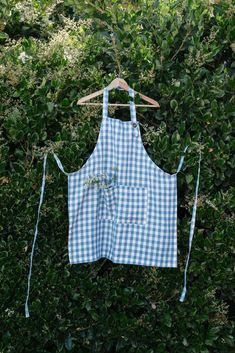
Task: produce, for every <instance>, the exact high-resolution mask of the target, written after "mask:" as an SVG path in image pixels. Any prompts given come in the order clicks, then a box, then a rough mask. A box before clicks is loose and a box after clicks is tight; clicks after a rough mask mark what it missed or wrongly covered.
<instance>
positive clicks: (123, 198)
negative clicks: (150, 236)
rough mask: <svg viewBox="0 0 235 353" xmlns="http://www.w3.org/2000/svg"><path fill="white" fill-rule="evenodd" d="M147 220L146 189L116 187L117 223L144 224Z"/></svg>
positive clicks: (128, 186)
mask: <svg viewBox="0 0 235 353" xmlns="http://www.w3.org/2000/svg"><path fill="white" fill-rule="evenodd" d="M147 218H148V188H147V187H144V186H134V185H118V205H117V222H119V223H129V224H146V223H147Z"/></svg>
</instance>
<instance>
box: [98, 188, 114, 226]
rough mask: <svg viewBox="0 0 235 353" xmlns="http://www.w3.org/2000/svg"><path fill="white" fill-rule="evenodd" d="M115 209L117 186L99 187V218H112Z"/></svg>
mask: <svg viewBox="0 0 235 353" xmlns="http://www.w3.org/2000/svg"><path fill="white" fill-rule="evenodd" d="M116 210H117V187H116V186H111V187H109V188H101V199H100V215H99V218H101V219H107V220H111V221H112V220H114V219H115V217H116Z"/></svg>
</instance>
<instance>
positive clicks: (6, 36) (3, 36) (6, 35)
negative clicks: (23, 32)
mask: <svg viewBox="0 0 235 353" xmlns="http://www.w3.org/2000/svg"><path fill="white" fill-rule="evenodd" d="M7 38H9V35H8V34H7V33H5V32H0V39H7Z"/></svg>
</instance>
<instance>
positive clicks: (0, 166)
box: [0, 0, 235, 353]
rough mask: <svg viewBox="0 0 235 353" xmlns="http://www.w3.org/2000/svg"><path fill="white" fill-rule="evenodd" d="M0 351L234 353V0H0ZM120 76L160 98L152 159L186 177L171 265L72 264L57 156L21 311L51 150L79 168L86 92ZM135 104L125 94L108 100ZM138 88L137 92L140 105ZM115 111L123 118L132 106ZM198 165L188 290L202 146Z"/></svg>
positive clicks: (90, 122) (89, 138)
mask: <svg viewBox="0 0 235 353" xmlns="http://www.w3.org/2000/svg"><path fill="white" fill-rule="evenodd" d="M0 5H1V6H0V8H1V22H0V45H1V52H0V93H1V95H0V97H1V98H0V101H1V104H0V119H1V129H0V156H1V158H0V185H1V188H0V197H1V216H0V217H1V222H0V228H1V242H0V269H1V271H0V280H1V303H0V305H1V318H0V320H1V321H0V322H1V325H0V336H1V340H0V351H1V352H3V353H6V352H9V353H13V352H17V353H19V352H23V353H26V352H32V351H35V352H67V351H72V352H84V353H85V352H102V353H103V352H135V353H142V352H146V353H153V352H154V353H155V352H157V353H160V352H164V353H168V352H177V353H178V352H181V353H183V352H187V353H188V352H190V353H191V352H192V353H217V352H218V353H221V352H226V353H229V352H233V351H234V307H233V305H234V287H233V286H232V283H233V280H234V263H233V262H232V255H234V241H233V234H234V213H233V211H234V209H233V208H234V186H233V184H232V180H233V170H234V148H233V147H234V140H233V136H232V132H233V127H234V126H233V122H234V119H233V118H234V116H235V111H234V97H233V94H232V93H233V92H234V86H235V85H234V76H233V75H234V67H235V64H234V50H235V49H234V48H235V44H234V42H233V41H234V38H233V36H234V5H233V2H232V0H231V1H229V0H226V1H219V0H217V1H209V0H207V1H202V0H197V1H196V0H181V1H173V0H172V1H170V0H169V1H153V0H149V1H144V0H139V1H125V2H124V1H119V0H112V1H108V0H105V1H103V0H102V1H101V0H98V1H95V2H91V1H77V0H76V1H75V0H66V1H52V0H51V1H36V0H34V1H9V2H6V1H4V0H1V1H0ZM116 76H121V77H123V78H124V79H126V80H127V82H128V83H129V84H130V86H131V87H133V88H134V89H135V90H136V91H139V92H142V93H144V94H146V95H148V96H150V97H153V98H154V99H156V100H158V102H159V103H160V106H161V107H160V109H158V110H156V109H148V110H147V109H144V108H140V109H137V118H138V120H139V121H140V122H141V123H142V125H141V131H142V138H143V143H144V145H145V148H146V150H147V152H148V153H149V155H150V157H151V158H152V159H153V160H154V162H155V163H156V164H157V165H158V166H160V167H161V168H163V169H164V170H165V171H168V172H169V173H173V172H175V171H176V169H177V166H178V163H179V158H180V156H181V153H182V151H183V148H184V147H185V145H186V144H188V143H190V148H189V149H188V151H187V154H186V157H185V163H184V167H183V169H182V171H181V172H180V174H179V178H178V204H179V212H178V216H179V220H178V221H179V222H178V228H179V236H178V254H179V267H178V268H177V269H174V270H173V269H171V270H169V269H161V268H154V267H149V268H148V267H141V266H131V265H117V264H113V263H112V262H111V261H109V260H105V259H100V260H99V261H97V262H96V263H88V264H81V265H70V264H69V263H68V254H67V235H66V234H67V232H68V218H67V184H66V178H65V176H64V175H63V174H62V173H60V171H59V170H58V168H57V166H56V164H55V161H54V160H53V157H52V155H51V153H49V157H48V166H47V176H46V190H45V195H44V203H43V206H42V210H41V220H40V223H39V235H38V238H37V242H36V249H35V254H34V262H33V273H32V281H31V292H30V300H29V305H30V312H31V317H30V318H29V319H25V318H24V301H25V297H26V290H27V275H28V270H29V256H30V252H31V247H32V241H33V235H34V226H35V222H36V215H37V209H38V203H39V196H40V185H41V177H42V157H43V154H44V152H45V151H47V152H52V151H55V152H57V153H58V155H59V156H60V158H61V160H62V162H63V163H64V165H65V169H66V170H67V171H69V172H72V171H74V170H78V169H79V168H80V167H81V166H82V165H83V164H84V163H85V161H86V160H87V158H88V157H89V156H90V154H91V153H92V151H93V149H94V146H95V144H96V141H97V137H98V132H99V128H100V122H101V116H102V111H101V108H102V107H97V106H96V107H93V106H78V105H77V104H76V102H77V99H78V98H80V97H83V96H85V95H87V94H89V93H91V92H93V91H95V90H98V89H100V88H101V87H105V86H106V85H108V84H109V83H110V82H111V80H112V79H114V78H115V77H116ZM118 99H119V100H120V101H123V102H124V101H125V102H127V99H128V98H127V95H126V93H123V92H114V91H111V92H110V100H111V101H117V100H118ZM138 102H139V97H136V103H138ZM109 115H110V116H113V117H120V116H121V117H123V118H127V119H129V110H128V109H123V108H122V109H119V110H118V109H117V108H114V107H109ZM200 138H201V140H202V163H201V176H200V187H199V199H198V209H197V221H196V228H195V234H194V239H193V246H192V253H191V259H190V265H189V271H188V283H189V289H188V298H187V299H186V300H185V302H184V303H180V302H179V300H178V299H179V293H180V290H181V288H182V284H183V270H184V266H185V259H186V255H187V252H188V237H189V225H190V220H191V213H192V205H193V201H194V192H195V181H196V174H197V167H198V165H197V162H198V149H199V140H200Z"/></svg>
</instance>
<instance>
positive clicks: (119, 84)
mask: <svg viewBox="0 0 235 353" xmlns="http://www.w3.org/2000/svg"><path fill="white" fill-rule="evenodd" d="M107 88H108V89H109V90H111V89H113V88H118V89H123V90H124V91H128V89H129V85H128V84H127V82H126V81H125V80H123V79H122V78H115V79H114V80H113V81H112V82H111V83H110V84H109V85H108V86H107ZM103 91H104V89H101V90H99V91H96V92H94V93H91V94H89V95H88V96H85V97H83V98H80V99H79V100H78V101H77V104H78V105H103V103H90V102H89V103H84V102H86V101H88V100H90V99H92V98H95V97H97V96H100V95H101V94H103ZM134 92H135V93H138V94H139V95H140V97H141V98H142V99H143V100H144V101H146V102H148V103H150V105H149V104H135V106H136V107H151V108H160V104H159V103H158V102H157V101H155V100H154V99H152V98H149V97H147V96H145V95H143V94H142V93H139V92H136V91H134ZM109 105H114V106H122V107H125V106H129V104H120V103H109Z"/></svg>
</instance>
